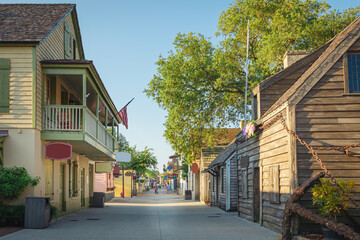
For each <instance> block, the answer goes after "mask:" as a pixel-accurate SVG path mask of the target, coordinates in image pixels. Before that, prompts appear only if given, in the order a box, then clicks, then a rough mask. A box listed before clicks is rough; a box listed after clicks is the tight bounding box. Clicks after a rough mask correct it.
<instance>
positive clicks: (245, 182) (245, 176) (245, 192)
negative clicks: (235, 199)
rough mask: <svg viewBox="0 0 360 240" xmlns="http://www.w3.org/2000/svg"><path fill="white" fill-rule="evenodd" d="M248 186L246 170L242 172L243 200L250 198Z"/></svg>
mask: <svg viewBox="0 0 360 240" xmlns="http://www.w3.org/2000/svg"><path fill="white" fill-rule="evenodd" d="M247 184H248V180H247V170H246V169H244V170H242V171H241V196H242V198H247V197H248V194H247V191H248V187H247Z"/></svg>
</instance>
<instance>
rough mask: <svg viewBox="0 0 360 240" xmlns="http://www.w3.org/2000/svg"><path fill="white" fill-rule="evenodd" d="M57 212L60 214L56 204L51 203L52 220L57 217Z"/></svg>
mask: <svg viewBox="0 0 360 240" xmlns="http://www.w3.org/2000/svg"><path fill="white" fill-rule="evenodd" d="M57 214H58V209H57V208H56V207H55V206H53V205H50V220H52V219H54V218H57Z"/></svg>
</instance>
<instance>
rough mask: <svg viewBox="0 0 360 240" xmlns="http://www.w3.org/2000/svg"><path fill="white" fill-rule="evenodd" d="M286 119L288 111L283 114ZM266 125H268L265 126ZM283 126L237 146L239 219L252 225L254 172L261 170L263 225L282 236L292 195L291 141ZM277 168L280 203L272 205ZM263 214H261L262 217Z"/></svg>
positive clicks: (277, 126)
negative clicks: (245, 162) (272, 179)
mask: <svg viewBox="0 0 360 240" xmlns="http://www.w3.org/2000/svg"><path fill="white" fill-rule="evenodd" d="M282 114H283V116H286V114H285V111H282ZM265 124H266V122H265ZM287 134H288V133H287V132H285V130H283V127H282V125H281V123H280V122H277V123H275V124H274V125H272V126H270V127H269V128H268V129H265V130H264V131H263V132H261V133H259V134H258V136H257V137H256V138H252V139H248V140H245V141H243V142H240V143H239V144H238V146H237V155H238V157H240V160H238V164H237V165H238V174H237V175H238V191H239V207H238V212H239V216H240V217H242V218H245V219H248V220H250V221H253V220H254V216H253V198H252V196H253V168H254V167H259V168H260V169H259V171H260V174H259V175H260V194H261V195H262V202H260V205H262V216H260V218H262V225H263V226H264V227H267V228H269V229H272V230H274V231H276V232H281V221H282V216H283V210H284V207H285V202H286V200H287V199H288V197H289V195H290V194H289V193H290V178H289V162H288V161H289V159H288V149H289V147H288V144H289V143H288V138H287ZM243 157H248V160H249V164H248V166H247V167H246V168H241V161H242V160H241V158H243ZM275 165H278V166H279V169H280V172H279V178H280V179H279V183H280V186H279V191H280V203H270V192H269V191H270V186H269V185H270V181H269V168H270V166H275ZM245 169H246V170H247V194H246V195H247V197H246V198H243V193H242V172H243V170H245ZM260 214H261V213H260Z"/></svg>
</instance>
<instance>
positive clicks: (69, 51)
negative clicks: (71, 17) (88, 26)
mask: <svg viewBox="0 0 360 240" xmlns="http://www.w3.org/2000/svg"><path fill="white" fill-rule="evenodd" d="M64 25H65V30H64V50H65V59H71V58H72V57H73V51H74V49H73V37H72V35H71V29H70V26H69V25H68V24H67V23H66V22H65V24H64Z"/></svg>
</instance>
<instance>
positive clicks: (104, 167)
mask: <svg viewBox="0 0 360 240" xmlns="http://www.w3.org/2000/svg"><path fill="white" fill-rule="evenodd" d="M111 172H112V164H111V162H96V163H95V173H111Z"/></svg>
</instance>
